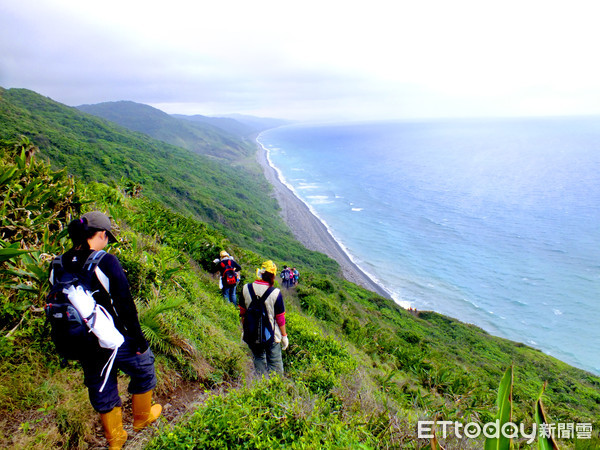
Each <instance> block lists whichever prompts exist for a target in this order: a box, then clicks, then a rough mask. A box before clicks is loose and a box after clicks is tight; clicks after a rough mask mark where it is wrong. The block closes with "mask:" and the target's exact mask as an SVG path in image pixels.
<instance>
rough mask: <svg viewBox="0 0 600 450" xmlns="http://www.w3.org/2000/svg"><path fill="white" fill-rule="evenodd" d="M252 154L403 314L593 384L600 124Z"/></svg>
mask: <svg viewBox="0 0 600 450" xmlns="http://www.w3.org/2000/svg"><path fill="white" fill-rule="evenodd" d="M258 141H259V142H260V143H261V145H263V147H264V148H265V149H266V150H267V154H268V158H269V161H270V163H271V165H272V166H273V167H275V168H276V169H277V171H278V173H279V176H280V178H281V179H282V181H283V182H284V183H285V184H287V185H288V186H289V187H290V188H291V189H292V190H293V191H294V193H295V194H296V195H297V196H298V197H299V198H300V199H301V200H302V201H304V202H305V203H306V204H307V205H308V206H309V207H310V209H311V210H312V211H313V213H314V214H315V215H316V216H317V217H319V218H320V219H321V221H322V222H323V223H325V225H326V226H327V227H328V229H329V230H330V232H331V233H332V235H333V236H334V237H335V239H336V240H337V241H338V242H339V243H340V244H341V245H342V247H343V248H344V249H345V250H346V251H347V253H348V254H349V256H350V257H351V258H352V260H353V261H354V262H355V263H356V264H357V265H358V266H359V267H360V268H361V269H362V270H363V271H364V272H365V273H367V274H368V275H369V276H370V277H371V278H372V279H373V280H374V281H376V282H377V283H378V284H380V285H381V286H382V287H383V288H384V289H385V290H386V291H388V292H389V294H390V296H391V297H392V298H393V299H394V300H395V301H396V302H397V303H399V304H401V305H403V306H405V307H413V308H417V309H419V310H434V311H437V312H440V313H442V314H446V315H448V316H451V317H455V318H457V319H459V320H461V321H463V322H468V323H473V324H475V325H478V326H480V327H481V328H483V329H484V330H486V331H488V332H489V333H491V334H494V335H496V336H501V337H505V338H508V339H511V340H514V341H518V342H523V343H526V344H528V345H530V346H532V347H535V348H538V349H540V350H542V351H543V352H545V353H547V354H550V355H552V356H554V357H556V358H558V359H561V360H563V361H565V362H567V363H569V364H572V365H574V366H577V367H580V368H582V369H585V370H588V371H590V372H593V373H595V374H600V301H599V300H600V118H581V117H580V118H539V119H532V118H528V119H493V120H492V119H485V120H484V119H477V120H427V121H425V120H423V121H403V122H377V123H351V124H326V125H318V124H299V125H291V126H285V127H281V128H277V129H273V130H268V131H266V132H263V133H262V134H261V135H260V136H259V137H258Z"/></svg>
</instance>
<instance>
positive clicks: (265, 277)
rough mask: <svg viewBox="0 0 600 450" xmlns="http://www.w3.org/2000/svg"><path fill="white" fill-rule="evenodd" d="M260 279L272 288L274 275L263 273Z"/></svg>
mask: <svg viewBox="0 0 600 450" xmlns="http://www.w3.org/2000/svg"><path fill="white" fill-rule="evenodd" d="M260 277H261V278H262V279H263V281H266V282H267V283H269V284H270V285H271V286H273V284H274V283H275V274H274V273H271V272H263V273H262V275H261V276H260Z"/></svg>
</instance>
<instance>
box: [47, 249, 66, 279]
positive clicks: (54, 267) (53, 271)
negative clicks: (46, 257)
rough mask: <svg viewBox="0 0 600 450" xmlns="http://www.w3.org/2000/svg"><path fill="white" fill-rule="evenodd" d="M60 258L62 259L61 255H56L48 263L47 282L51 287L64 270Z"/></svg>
mask: <svg viewBox="0 0 600 450" xmlns="http://www.w3.org/2000/svg"><path fill="white" fill-rule="evenodd" d="M62 258H63V255H58V256H57V257H56V258H54V259H53V260H52V262H51V263H50V276H49V280H50V284H52V285H53V284H54V283H55V282H56V279H57V277H58V275H59V274H60V272H62V271H63V270H64V267H63V262H62Z"/></svg>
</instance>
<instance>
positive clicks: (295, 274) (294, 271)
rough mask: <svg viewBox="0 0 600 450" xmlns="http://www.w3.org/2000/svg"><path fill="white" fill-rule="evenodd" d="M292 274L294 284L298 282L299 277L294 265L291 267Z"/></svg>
mask: <svg viewBox="0 0 600 450" xmlns="http://www.w3.org/2000/svg"><path fill="white" fill-rule="evenodd" d="M292 274H293V275H294V286H295V285H297V284H298V280H299V279H300V272H298V269H296V268H295V267H294V268H293V269H292Z"/></svg>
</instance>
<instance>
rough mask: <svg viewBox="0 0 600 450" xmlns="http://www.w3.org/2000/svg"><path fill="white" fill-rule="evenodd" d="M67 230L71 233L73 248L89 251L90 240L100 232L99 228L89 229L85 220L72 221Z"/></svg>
mask: <svg viewBox="0 0 600 450" xmlns="http://www.w3.org/2000/svg"><path fill="white" fill-rule="evenodd" d="M67 230H68V231H69V238H71V241H73V247H75V248H79V249H89V248H90V244H89V243H88V239H89V238H91V237H92V236H94V235H95V234H96V233H97V232H98V231H100V230H98V229H97V228H90V227H88V223H87V220H86V219H85V218H82V219H75V220H72V221H71V222H70V223H69V225H68V226H67Z"/></svg>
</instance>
